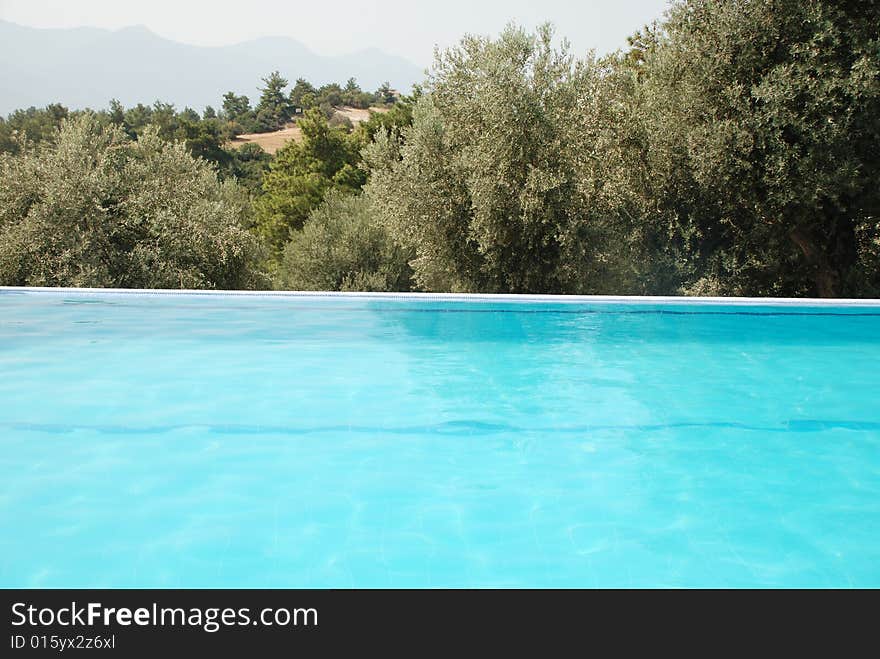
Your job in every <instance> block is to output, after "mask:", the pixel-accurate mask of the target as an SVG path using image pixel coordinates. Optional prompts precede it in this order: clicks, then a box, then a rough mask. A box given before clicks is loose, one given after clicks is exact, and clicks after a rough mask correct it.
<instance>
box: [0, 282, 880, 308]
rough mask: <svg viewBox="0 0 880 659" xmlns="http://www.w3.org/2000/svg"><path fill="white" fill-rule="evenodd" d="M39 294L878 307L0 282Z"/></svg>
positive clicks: (838, 303)
mask: <svg viewBox="0 0 880 659" xmlns="http://www.w3.org/2000/svg"><path fill="white" fill-rule="evenodd" d="M7 292H9V293H34V294H42V295H51V294H56V295H57V294H62V295H68V296H69V295H125V296H205V297H270V298H275V297H278V298H342V299H346V298H348V299H361V300H363V299H376V300H438V301H446V302H513V303H516V302H523V303H528V302H532V303H534V302H543V303H556V304H626V305H650V304H654V305H658V304H660V305H662V304H677V305H694V306H700V305H704V306H706V305H711V306H719V305H720V306H761V307H836V308H845V307H860V308H863V307H871V308H875V307H880V299H830V298H784V297H687V296H674V295H657V296H651V295H520V294H511V293H354V292H351V293H338V292H330V291H328V292H324V291H223V290H192V289H158V288H157V289H144V288H65V287H54V288H53V287H37V286H0V293H7Z"/></svg>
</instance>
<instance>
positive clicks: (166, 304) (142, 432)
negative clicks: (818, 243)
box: [0, 291, 880, 587]
mask: <svg viewBox="0 0 880 659" xmlns="http://www.w3.org/2000/svg"><path fill="white" fill-rule="evenodd" d="M850 585H852V586H880V308H878V307H861V308H837V307H823V308H807V307H790V306H789V307H748V306H705V305H699V306H695V305H684V304H657V305H645V304H631V305H625V304H603V303H598V302H589V303H576V304H575V303H565V304H563V303H547V302H541V303H538V302H534V303H522V302H517V303H514V302H506V301H485V300H482V301H449V300H432V299H420V300H412V299H370V298H321V297H240V296H239V297H224V296H188V295H174V296H134V295H114V294H87V293H69V294H64V293H57V292H56V293H22V292H9V291H4V292H0V586H3V587H14V586H45V587H64V586H71V587H73V586H98V587H100V586H110V587H126V586H143V587H151V586H158V587H162V586H169V587H176V586H182V587H196V586H209V587H238V586H242V587H243V586H252V587H264V586H267V587H272V586H277V587H368V586H369V587H434V586H452V587H472V586H475V587H479V586H550V587H557V586H559V587H576V586H577V587H579V586H586V587H590V586H850Z"/></svg>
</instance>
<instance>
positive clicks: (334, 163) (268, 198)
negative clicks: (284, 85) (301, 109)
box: [256, 109, 366, 256]
mask: <svg viewBox="0 0 880 659" xmlns="http://www.w3.org/2000/svg"><path fill="white" fill-rule="evenodd" d="M298 123H299V127H300V129H301V130H302V140H301V141H300V142H290V143H288V144H287V145H286V146H285V147H284V148H283V149H281V150H280V151H278V153H276V154H275V161H274V162H273V163H272V165H271V167H270V169H269V172H268V173H267V174H266V176H265V177H264V180H263V191H264V194H263V196H261V197H260V198H259V199H258V200H257V202H256V208H257V228H258V230H259V231H260V233H261V235H262V236H263V237H264V238H265V239H266V241H267V244H268V245H269V246H270V248H271V249H272V251H273V253H274V254H275V255H276V256H280V254H281V252H282V250H283V249H284V245H285V244H286V242H287V240H288V239H289V237H290V233H291V231H295V230H298V229H301V228H302V226H303V224H304V222H305V221H306V218H307V217H308V216H309V213H311V211H312V210H313V209H314V208H316V207H317V206H318V205H319V204H320V203H321V201H322V200H323V198H324V195H325V194H326V193H327V192H328V191H329V190H331V189H338V190H342V191H347V192H356V191H357V190H359V189H360V188H361V186H362V185H363V184H364V181H365V177H366V175H365V172H364V171H363V170H362V169H361V168H360V166H359V161H360V155H359V151H360V148H361V146H362V143H361V142H360V141H359V140H358V139H357V136H355V135H353V134H350V133H348V132H347V131H346V130H345V129H344V128H341V127H331V126H330V125H329V124H328V123H327V120H326V119H325V118H324V115H323V114H321V112H320V111H319V110H317V109H312V110H310V111H308V112H307V113H306V114H305V115H304V116H303V117H302V118H301V119H300V120H299V122H298Z"/></svg>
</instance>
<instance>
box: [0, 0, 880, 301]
mask: <svg viewBox="0 0 880 659" xmlns="http://www.w3.org/2000/svg"><path fill="white" fill-rule="evenodd" d="M878 24H880V6H878V3H877V2H871V1H868V2H840V3H825V2H817V1H815V0H807V1H803V2H796V1H795V0H750V1H744V2H735V3H734V2H721V1H719V0H681V1H679V2H675V3H673V5H672V6H671V8H670V10H669V12H668V14H667V16H666V18H665V19H664V20H663V21H662V22H659V23H656V24H653V25H649V26H646V27H645V28H644V29H643V30H641V31H640V32H639V33H637V34H635V35H633V36H632V37H631V39H630V46H629V48H627V49H625V50H623V51H620V52H617V53H613V54H611V55H609V56H606V57H594V56H588V57H585V58H577V57H575V56H574V55H573V54H572V53H571V52H570V49H569V48H568V46H567V45H566V44H565V43H564V42H562V43H559V42H558V40H557V39H555V38H554V35H553V32H552V30H551V29H550V28H549V27H543V28H540V29H539V30H537V31H536V32H535V33H528V32H526V31H524V30H522V29H520V28H517V27H515V26H511V27H509V28H508V29H506V30H505V31H504V32H503V33H502V34H501V35H500V36H499V37H498V38H495V39H490V38H482V37H471V36H469V37H466V38H464V39H463V40H462V41H461V42H460V43H459V44H458V45H457V46H455V47H454V48H451V49H449V50H447V51H445V52H441V53H439V54H438V56H437V59H436V62H435V65H434V67H433V69H432V71H431V74H430V76H429V78H428V79H427V80H426V83H425V85H424V86H423V88H420V89H416V90H415V93H414V94H413V95H412V96H410V97H403V98H398V96H397V95H396V94H395V93H394V92H393V90H391V88H390V86H389V85H385V86H383V88H382V89H380V90H378V91H377V92H376V93H373V94H368V93H365V92H363V91H361V90H360V89H359V87H358V86H357V83H356V82H355V81H354V80H350V81H348V83H347V84H346V85H344V86H340V85H334V84H331V85H325V86H323V87H321V88H315V87H314V86H312V85H311V84H309V83H308V82H307V81H305V80H302V79H300V80H297V81H295V83H294V84H293V85H292V86H289V83H288V81H287V80H285V79H284V78H282V77H281V76H280V75H279V74H277V72H276V73H273V74H271V75H270V76H268V77H267V78H266V79H265V80H264V86H263V88H262V90H261V97H260V99H259V100H258V103H257V105H256V106H255V107H252V106H251V104H250V100H249V99H248V98H246V97H243V96H236V95H235V94H234V93H232V92H230V93H229V94H227V95H226V96H225V97H224V98H223V103H222V107H221V108H220V109H219V110H218V111H215V110H213V109H212V108H206V109H205V111H204V112H203V113H202V115H198V114H197V113H196V112H194V111H192V110H188V109H184V110H183V111H181V112H177V111H175V110H174V108H173V107H171V106H167V105H164V104H161V103H157V104H155V105H154V106H152V107H146V106H136V107H134V108H128V109H126V108H122V107H121V106H119V104H112V105H111V107H110V109H109V110H107V111H105V112H103V113H97V114H86V115H82V116H80V115H79V114H77V113H70V112H68V111H67V110H66V109H64V108H63V107H61V106H50V107H49V108H46V109H45V110H40V111H37V110H28V111H21V112H18V113H14V114H13V115H10V117H9V118H8V119H7V120H5V121H3V122H0V152H3V154H4V155H2V156H0V158H2V160H0V194H2V199H0V203H2V204H3V208H2V215H0V279H2V283H56V284H61V283H73V284H76V285H80V284H85V283H91V284H92V285H111V284H112V285H126V286H147V285H181V286H209V287H210V286H214V287H219V286H230V287H232V286H261V285H270V284H271V285H274V286H276V287H280V288H297V289H333V290H411V289H412V290H426V291H485V292H542V293H619V294H622V293H638V294H720V295H732V294H735V295H792V296H804V295H809V296H853V297H860V296H862V297H863V296H880V208H878V206H880V186H878V185H877V181H878V175H880V172H878V167H880V38H878V34H877V29H876V26H877V25H878ZM288 87H289V89H288ZM377 104H379V105H385V106H386V107H385V108H384V109H385V110H387V111H384V112H376V113H374V114H372V115H371V119H370V120H369V121H367V122H364V123H362V124H359V125H358V126H356V127H354V126H351V125H350V123H348V122H347V121H344V120H341V119H339V118H338V117H337V116H336V115H335V114H334V112H333V109H334V108H336V107H339V106H341V105H349V106H355V107H364V106H374V105H377ZM299 113H302V114H301V116H300V114H299ZM293 118H296V120H297V121H298V124H299V126H300V128H301V130H302V140H301V141H298V142H292V143H289V144H288V145H287V146H286V147H285V148H283V149H281V150H280V151H279V152H278V153H277V154H276V155H275V156H274V158H272V157H270V156H268V155H267V154H264V153H262V151H261V150H259V148H258V147H255V146H254V145H249V146H248V147H246V148H241V149H231V148H229V140H230V139H231V138H232V137H234V136H235V135H236V134H238V133H240V132H243V131H256V130H273V129H275V128H278V127H279V126H283V125H284V124H285V123H287V122H288V121H290V120H291V119H293ZM78 151H79V152H81V153H83V154H86V153H88V154H91V155H90V156H89V157H85V156H83V157H82V158H80V159H79V160H78V159H77V156H76V153H77V152H78ZM171 163H173V166H172V164H171ZM151 168H152V169H151ZM49 172H51V173H52V176H54V177H58V178H59V179H60V180H59V181H54V182H53V181H51V180H49V179H50V177H49V175H48V173H49ZM134 175H137V176H139V177H140V179H141V180H140V181H138V182H125V181H124V180H123V179H125V178H126V177H128V176H134ZM102 177H103V178H102ZM80 178H82V179H83V181H87V182H88V185H85V184H84V185H79V183H78V181H79V179H80ZM150 181H152V183H149V182H150ZM194 181H196V182H194ZM159 182H162V183H161V184H162V185H168V186H174V189H177V190H179V191H180V196H181V201H180V203H179V204H178V203H177V202H174V203H172V200H171V199H170V198H167V197H164V196H161V195H159V196H158V197H157V198H156V200H154V203H153V205H150V204H149V203H147V196H145V194H144V193H143V192H142V190H143V189H153V188H149V186H150V185H153V186H159V185H160V183H159ZM143 186H147V188H144V187H143ZM90 195H91V196H90ZM133 200H136V201H133ZM181 204H183V205H181ZM62 218H67V220H63V219H62ZM139 218H143V219H139ZM178 230H181V231H187V232H188V233H189V235H188V236H186V237H185V238H184V237H182V236H181V237H178V238H179V240H178V242H175V243H174V246H173V248H172V247H164V246H163V248H162V249H161V250H157V249H154V250H153V252H150V250H149V249H148V247H147V246H148V245H154V244H156V241H157V240H162V239H167V238H168V235H169V234H173V233H174V232H175V231H178ZM151 232H152V233H151ZM209 235H211V236H214V237H215V240H214V242H211V241H210V240H208V238H207V236H209ZM221 236H223V238H222V239H221V238H220V237H221ZM212 245H213V249H215V250H216V251H217V253H216V254H215V255H214V256H211V254H210V246H212ZM93 249H95V250H98V255H97V256H95V255H91V251H92V250H93ZM101 254H103V255H104V256H101ZM159 254H162V255H163V257H162V258H165V256H164V255H167V258H168V263H167V264H166V265H165V266H163V267H157V266H155V265H147V264H152V263H154V261H151V260H150V259H154V260H156V259H160V257H159V256H158V255H159ZM224 272H225V274H223V273H224ZM148 275H149V276H148ZM151 276H152V277H153V279H151V278H150V277H151ZM175 277H176V278H177V279H176V280H175V279H174V278H175ZM175 281H176V283H175Z"/></svg>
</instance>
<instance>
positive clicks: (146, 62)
mask: <svg viewBox="0 0 880 659" xmlns="http://www.w3.org/2000/svg"><path fill="white" fill-rule="evenodd" d="M0 62H2V65H0V90H2V91H0V114H2V115H6V114H8V113H9V112H11V111H12V110H15V109H17V108H26V107H29V106H31V105H34V106H37V107H40V106H44V105H46V104H48V103H54V102H58V103H63V104H64V105H66V106H68V107H70V108H77V109H78V108H85V107H91V108H93V109H100V108H105V107H107V105H108V103H109V101H110V99H111V98H117V99H119V100H120V101H121V102H122V104H123V105H125V106H126V107H128V106H131V105H135V104H137V103H146V104H151V103H153V101H155V100H157V99H159V100H162V101H166V102H169V103H174V104H175V105H176V106H177V107H178V108H180V109H182V108H183V107H185V106H189V107H192V108H194V109H196V110H199V111H201V110H202V109H203V108H204V107H205V106H206V105H212V106H214V107H215V108H218V107H219V106H220V104H221V97H222V96H223V94H224V93H226V92H227V91H230V90H232V91H235V92H236V93H237V94H246V95H247V96H248V97H250V99H251V102H254V101H256V99H257V98H258V96H259V93H258V92H257V88H258V87H259V86H260V84H261V83H260V79H261V78H263V77H265V76H266V75H268V74H269V73H270V72H271V71H273V70H276V69H277V70H278V71H280V72H281V74H282V75H284V76H285V77H287V78H288V79H289V80H290V82H291V84H293V82H294V80H295V79H296V78H299V77H303V78H306V79H307V80H309V81H310V82H312V83H313V84H315V85H316V86H320V85H322V84H325V83H327V82H338V83H340V84H345V81H346V80H348V78H349V77H352V76H354V77H355V78H357V81H358V83H359V84H360V85H361V87H362V88H363V89H364V90H365V91H373V90H375V89H377V88H378V87H379V85H381V84H382V82H384V81H386V80H387V81H389V82H391V86H392V87H395V88H397V89H399V90H401V91H403V92H408V91H409V89H410V88H411V86H412V85H413V83H417V82H420V81H421V80H422V78H423V77H424V72H423V70H422V69H420V68H419V67H418V66H416V65H415V64H413V63H411V62H409V61H407V60H405V59H403V58H401V57H396V56H394V55H388V54H386V53H383V52H381V51H379V50H376V49H374V48H370V49H367V50H362V51H359V52H355V53H351V54H350V55H341V56H334V57H324V56H321V55H317V54H315V53H313V52H311V51H310V50H309V49H308V48H306V47H305V46H304V45H302V44H301V43H299V42H297V41H295V40H293V39H289V38H286V37H271V38H264V39H256V40H254V41H247V42H244V43H240V44H236V45H234V46H221V47H203V46H190V45H187V44H182V43H177V42H174V41H169V40H168V39H164V38H162V37H160V36H158V35H157V34H155V33H153V32H151V31H150V30H148V29H147V28H145V27H143V26H136V27H128V28H123V29H121V30H104V29H99V28H71V29H37V28H31V27H24V26H21V25H16V24H15V23H9V22H7V21H0Z"/></svg>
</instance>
